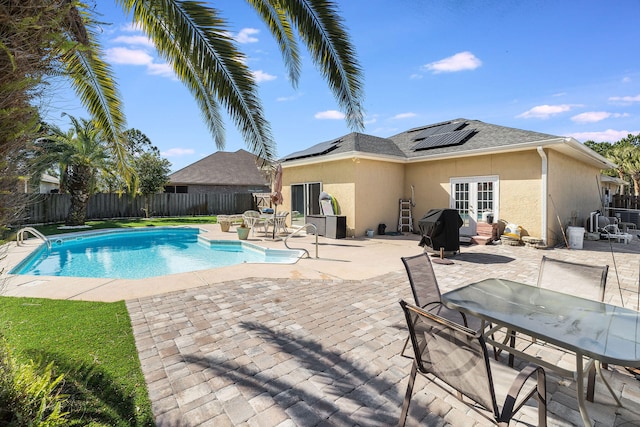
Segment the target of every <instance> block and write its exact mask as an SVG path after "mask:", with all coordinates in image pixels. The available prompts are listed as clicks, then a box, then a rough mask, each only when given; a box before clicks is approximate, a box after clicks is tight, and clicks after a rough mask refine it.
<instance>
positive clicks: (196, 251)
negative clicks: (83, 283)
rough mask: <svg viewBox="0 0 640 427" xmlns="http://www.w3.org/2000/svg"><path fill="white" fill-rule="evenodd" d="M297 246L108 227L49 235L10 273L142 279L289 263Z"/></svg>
mask: <svg viewBox="0 0 640 427" xmlns="http://www.w3.org/2000/svg"><path fill="white" fill-rule="evenodd" d="M301 255H302V251H297V250H280V249H266V248H263V247H260V246H257V245H254V244H251V243H248V242H244V241H239V240H236V241H233V240H212V241H209V240H207V239H206V238H204V237H203V236H202V235H201V234H200V232H199V230H197V229H194V228H157V229H155V228H154V229H134V230H125V231H122V230H108V231H101V232H89V233H74V234H73V235H61V236H59V237H58V236H56V237H53V238H51V248H49V247H48V246H47V245H46V244H43V245H41V246H40V247H39V248H38V249H37V250H35V251H34V252H33V253H32V254H31V255H29V256H28V257H27V258H26V259H25V260H23V261H22V262H21V263H20V264H18V265H17V266H16V267H15V268H14V269H13V270H11V271H10V272H9V273H11V274H29V275H35V276H72V277H102V278H113V279H143V278H147V277H156V276H164V275H167V274H176V273H184V272H188V271H196V270H205V269H211V268H219V267H226V266H229V265H236V264H242V263H280V264H292V263H295V262H296V261H298V259H299V258H300V256H301Z"/></svg>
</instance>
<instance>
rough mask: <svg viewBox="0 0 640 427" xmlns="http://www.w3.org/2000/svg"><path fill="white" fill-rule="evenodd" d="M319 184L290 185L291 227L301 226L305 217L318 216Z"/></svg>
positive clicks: (320, 189) (320, 185)
mask: <svg viewBox="0 0 640 427" xmlns="http://www.w3.org/2000/svg"><path fill="white" fill-rule="evenodd" d="M321 191H322V183H321V182H305V183H303V184H292V185H291V225H292V226H302V225H304V224H305V222H306V217H307V215H320V202H319V200H318V199H319V198H320V192H321Z"/></svg>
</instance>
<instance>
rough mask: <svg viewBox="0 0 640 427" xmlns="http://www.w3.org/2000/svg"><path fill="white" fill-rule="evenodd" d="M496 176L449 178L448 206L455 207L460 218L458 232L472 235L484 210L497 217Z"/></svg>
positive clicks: (497, 194)
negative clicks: (460, 224) (460, 223)
mask: <svg viewBox="0 0 640 427" xmlns="http://www.w3.org/2000/svg"><path fill="white" fill-rule="evenodd" d="M498 182H499V181H498V177H497V176H480V177H478V176H474V177H466V178H451V180H450V183H451V199H450V200H451V201H450V206H449V207H450V208H451V209H456V210H457V211H458V213H459V214H460V217H461V218H462V222H463V223H462V227H460V234H466V235H470V236H474V235H475V234H476V228H477V224H478V221H480V220H481V219H482V214H483V213H485V212H491V213H493V217H494V218H495V220H497V219H498V218H499V216H498V215H499V212H498V211H499V206H498V205H499V203H498V201H499V200H500V198H499V192H498V190H499V188H498Z"/></svg>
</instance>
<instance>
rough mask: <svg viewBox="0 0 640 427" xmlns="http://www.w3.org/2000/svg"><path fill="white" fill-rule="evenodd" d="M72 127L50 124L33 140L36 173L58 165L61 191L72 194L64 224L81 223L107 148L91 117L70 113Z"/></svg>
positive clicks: (103, 166)
mask: <svg viewBox="0 0 640 427" xmlns="http://www.w3.org/2000/svg"><path fill="white" fill-rule="evenodd" d="M69 117H70V119H71V123H72V124H73V127H72V128H71V129H69V130H68V131H67V132H63V131H62V130H61V129H60V128H58V127H57V126H50V127H49V128H48V131H49V132H48V134H47V136H46V137H43V138H40V139H39V140H38V141H37V142H36V144H35V154H34V157H33V171H34V173H35V174H37V176H39V175H40V173H41V172H42V171H44V170H47V169H49V168H51V167H54V166H55V165H58V166H59V168H60V171H61V174H60V178H61V179H60V187H61V190H62V192H64V193H69V194H70V195H71V206H70V208H69V213H68V215H67V219H66V221H65V224H66V225H70V226H76V225H84V223H85V220H86V216H87V204H88V203H89V198H90V197H91V195H93V194H94V193H95V192H96V190H97V176H98V173H99V172H101V171H102V172H104V171H108V170H109V167H110V163H109V151H108V149H107V144H106V141H105V139H104V133H103V132H102V130H101V129H100V128H98V126H97V125H96V123H95V122H94V121H92V120H86V119H80V120H78V119H76V118H75V117H72V116H69Z"/></svg>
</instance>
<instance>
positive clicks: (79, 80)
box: [61, 8, 130, 175]
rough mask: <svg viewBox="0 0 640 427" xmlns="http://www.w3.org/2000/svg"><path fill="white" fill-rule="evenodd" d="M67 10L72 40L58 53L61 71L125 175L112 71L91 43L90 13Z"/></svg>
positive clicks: (121, 125) (125, 159)
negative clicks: (96, 125)
mask: <svg viewBox="0 0 640 427" xmlns="http://www.w3.org/2000/svg"><path fill="white" fill-rule="evenodd" d="M71 10H72V13H71V15H70V17H69V19H68V23H69V25H70V28H68V29H67V35H68V37H69V38H70V39H71V40H73V41H75V42H76V43H75V44H74V45H73V47H72V48H69V49H68V50H67V51H66V52H63V54H62V57H61V61H62V63H63V64H64V66H65V73H66V75H68V76H69V77H70V78H71V82H72V85H73V87H74V89H75V92H76V94H77V95H78V97H79V98H80V100H81V102H82V103H83V105H84V106H85V107H86V108H87V110H88V111H89V113H90V114H91V116H92V117H94V119H95V120H96V123H97V124H98V125H99V126H100V128H101V129H102V130H103V131H104V133H105V137H106V139H107V141H109V143H110V148H111V150H112V151H113V153H114V156H115V157H116V159H117V164H118V165H119V168H120V169H121V171H122V172H123V174H125V175H128V174H129V173H130V166H129V164H128V157H127V155H126V150H125V144H124V140H123V136H122V132H123V130H124V127H125V124H126V122H125V118H124V114H123V112H122V104H121V101H120V95H119V93H118V89H117V86H116V83H115V80H114V78H113V72H112V71H111V68H110V67H109V65H108V64H107V63H105V62H104V61H103V60H102V51H101V48H100V45H99V44H98V43H96V42H95V40H96V36H95V32H94V30H93V25H94V22H95V21H94V20H93V19H92V17H91V16H90V13H91V12H90V11H89V10H87V9H82V10H78V9H76V8H71ZM78 16H81V17H82V24H83V25H81V26H80V27H81V28H83V31H78V28H77V27H78V25H79V24H78V19H79V18H78ZM76 38H78V39H76Z"/></svg>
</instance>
